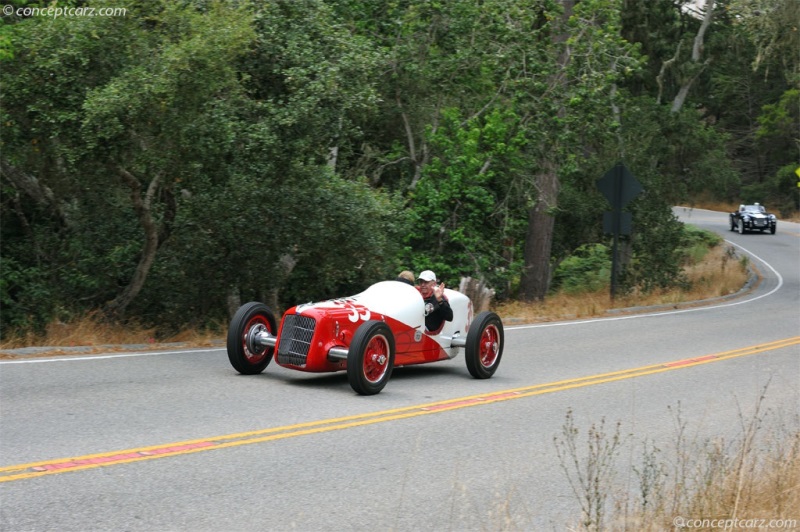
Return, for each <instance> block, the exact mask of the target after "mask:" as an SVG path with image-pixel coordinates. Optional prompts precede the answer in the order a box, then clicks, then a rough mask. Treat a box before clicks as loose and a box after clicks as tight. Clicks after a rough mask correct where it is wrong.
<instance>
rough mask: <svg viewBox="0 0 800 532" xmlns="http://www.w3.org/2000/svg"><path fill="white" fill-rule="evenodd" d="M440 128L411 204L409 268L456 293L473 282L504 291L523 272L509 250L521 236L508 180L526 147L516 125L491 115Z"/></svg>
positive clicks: (505, 116) (452, 112) (446, 121)
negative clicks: (432, 275) (429, 273)
mask: <svg viewBox="0 0 800 532" xmlns="http://www.w3.org/2000/svg"><path fill="white" fill-rule="evenodd" d="M442 120H443V122H442V124H441V125H440V126H439V128H438V129H437V130H436V131H435V132H434V131H431V132H430V133H429V137H428V139H429V142H430V146H431V151H432V152H433V155H432V157H431V162H430V164H428V165H427V166H426V167H425V171H424V173H423V176H422V179H420V181H419V183H418V185H417V187H416V189H415V191H414V194H413V196H412V197H411V202H410V215H411V220H412V226H411V230H410V232H409V234H408V237H407V238H406V245H407V249H408V251H407V263H408V264H410V265H411V267H413V268H415V270H416V271H420V270H423V269H428V268H430V269H433V270H434V271H436V273H437V275H438V276H439V277H440V278H442V279H445V280H447V282H448V283H449V284H451V285H455V284H457V283H458V281H459V278H460V277H461V276H476V277H481V278H485V279H489V280H490V282H491V283H492V284H493V285H495V286H503V284H505V283H507V282H508V281H509V278H510V277H511V276H512V275H513V274H514V273H515V270H517V269H518V267H519V264H518V263H517V262H516V261H517V260H518V259H515V257H514V256H513V254H512V253H509V251H510V250H509V249H508V247H509V242H510V241H514V240H518V239H519V238H520V235H521V233H520V230H521V229H522V228H521V226H520V224H519V223H517V222H515V221H514V220H515V218H516V219H518V217H519V209H520V207H521V206H520V205H519V202H518V201H517V198H515V197H514V191H513V190H511V189H509V179H508V177H509V174H513V173H514V172H518V171H519V164H520V161H519V160H518V155H517V154H518V152H519V149H520V147H521V145H522V144H523V143H524V140H523V137H522V135H521V134H520V133H519V129H518V127H517V125H518V117H516V116H514V115H513V113H510V112H508V111H501V110H494V111H491V112H489V113H487V114H486V115H483V116H481V117H476V118H472V119H467V120H462V118H461V115H460V113H459V112H458V110H456V109H448V110H446V111H445V112H444V113H443V117H442Z"/></svg>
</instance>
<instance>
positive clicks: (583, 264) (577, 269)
mask: <svg viewBox="0 0 800 532" xmlns="http://www.w3.org/2000/svg"><path fill="white" fill-rule="evenodd" d="M610 282H611V256H610V251H609V249H608V248H607V247H606V246H604V245H603V244H585V245H583V246H581V247H579V248H578V249H576V250H575V253H574V254H573V255H572V256H570V257H568V258H566V259H564V260H563V261H562V262H561V264H559V265H558V267H557V268H556V270H555V272H554V274H553V282H552V283H551V290H552V291H559V290H561V291H563V292H565V293H567V294H581V293H585V292H596V291H598V290H602V289H603V288H606V287H608V286H609V284H610Z"/></svg>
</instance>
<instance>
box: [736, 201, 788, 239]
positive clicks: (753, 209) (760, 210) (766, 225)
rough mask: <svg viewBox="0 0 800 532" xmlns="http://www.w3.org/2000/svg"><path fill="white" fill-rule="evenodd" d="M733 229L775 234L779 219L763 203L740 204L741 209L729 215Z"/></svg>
mask: <svg viewBox="0 0 800 532" xmlns="http://www.w3.org/2000/svg"><path fill="white" fill-rule="evenodd" d="M729 218H730V226H731V231H739V234H740V235H741V234H744V233H745V231H761V232H764V231H767V230H769V232H770V233H772V234H773V235H774V234H775V230H776V226H777V224H778V219H777V218H776V217H775V215H774V214H770V213H768V212H767V210H766V209H765V208H764V206H763V205H759V204H758V203H755V204H753V205H739V210H738V211H736V212H732V213H730V215H729Z"/></svg>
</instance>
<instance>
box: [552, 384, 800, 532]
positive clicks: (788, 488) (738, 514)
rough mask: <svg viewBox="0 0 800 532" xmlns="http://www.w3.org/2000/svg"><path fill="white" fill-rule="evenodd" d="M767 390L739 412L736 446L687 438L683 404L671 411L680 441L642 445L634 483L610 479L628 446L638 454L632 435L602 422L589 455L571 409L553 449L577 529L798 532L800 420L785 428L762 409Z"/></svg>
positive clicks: (785, 422)
mask: <svg viewBox="0 0 800 532" xmlns="http://www.w3.org/2000/svg"><path fill="white" fill-rule="evenodd" d="M767 388H768V385H767V386H765V387H764V389H763V393H762V394H761V395H760V396H759V397H758V399H757V401H756V407H755V412H754V414H753V415H752V416H750V417H746V416H745V415H744V414H743V413H742V412H741V410H740V414H739V421H740V423H739V425H740V427H739V428H740V431H739V433H738V435H737V436H735V437H734V438H733V439H732V440H730V441H726V440H724V439H721V438H711V439H707V438H699V437H698V436H692V435H690V429H691V428H690V427H689V425H688V423H687V422H686V421H685V420H683V419H681V411H680V403H678V407H677V409H673V408H670V411H671V412H672V413H673V415H675V416H676V417H675V422H676V424H675V427H676V434H675V439H674V441H673V442H667V443H666V445H665V447H664V448H662V449H659V448H658V447H656V446H655V445H653V444H652V443H651V444H647V443H646V442H639V443H645V445H644V452H643V453H642V454H641V459H640V460H639V461H637V460H634V464H632V468H631V471H633V473H634V475H633V477H632V479H633V482H624V481H623V480H622V479H621V478H619V477H615V476H614V475H613V472H612V470H615V468H616V465H615V463H616V461H617V459H618V458H620V457H621V456H622V455H623V453H625V451H624V450H623V447H624V448H625V449H627V448H628V446H629V445H634V446H635V445H637V443H636V442H635V441H633V440H631V439H630V438H631V437H632V436H633V434H630V435H628V436H627V437H624V438H623V439H621V438H620V430H619V426H620V424H617V429H616V431H607V430H605V429H604V420H603V421H601V422H600V424H599V425H598V424H592V426H591V427H590V428H589V430H588V432H587V434H588V438H587V440H586V445H585V447H584V446H582V445H580V442H579V441H578V437H579V433H580V431H579V430H578V428H577V427H576V426H575V425H574V423H573V419H572V411H571V410H569V411H568V412H567V417H566V422H565V424H564V427H563V430H562V434H561V435H559V436H556V437H555V438H554V442H555V444H556V450H557V451H558V456H559V460H560V463H561V466H562V469H563V471H564V473H565V474H566V477H567V479H568V480H569V483H570V485H571V486H572V488H573V492H574V495H575V496H576V498H577V499H578V502H579V503H580V507H581V517H580V518H579V519H578V518H576V519H575V520H574V523H573V525H572V526H571V527H570V529H572V530H586V531H598V530H614V531H617V530H619V531H636V532H640V531H644V532H651V531H652V532H658V531H662V530H680V529H684V528H691V529H696V530H723V529H724V530H744V529H754V530H766V529H770V528H774V529H778V530H798V529H800V513H798V508H800V429H798V427H800V418H798V414H797V413H796V412H791V413H790V414H789V415H788V419H787V416H786V413H785V412H784V411H782V410H778V411H774V410H765V409H764V404H763V403H764V400H765V398H766V395H767ZM623 440H624V441H623ZM670 447H672V448H670ZM623 482H624V483H625V484H626V487H625V488H623V487H622V483H623ZM762 520H763V521H762ZM770 520H773V521H772V522H771V523H770Z"/></svg>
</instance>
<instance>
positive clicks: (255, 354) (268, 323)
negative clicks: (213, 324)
mask: <svg viewBox="0 0 800 532" xmlns="http://www.w3.org/2000/svg"><path fill="white" fill-rule="evenodd" d="M277 331H278V326H277V322H276V321H275V315H274V314H273V313H272V311H271V310H270V309H269V307H268V306H266V305H265V304H263V303H258V302H252V303H247V304H245V305H242V306H241V307H239V310H237V311H236V314H234V315H233V319H232V320H231V324H230V326H229V327H228V342H227V347H228V360H230V363H231V366H233V368H234V369H235V370H236V371H238V372H239V373H241V374H243V375H256V374H258V373H261V372H262V371H264V369H265V368H266V367H267V366H268V365H269V363H270V361H271V360H272V354H273V353H274V351H275V348H274V347H259V346H258V345H256V343H255V342H254V341H253V335H254V334H256V333H259V332H268V333H269V334H271V335H275V334H276V333H277Z"/></svg>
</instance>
